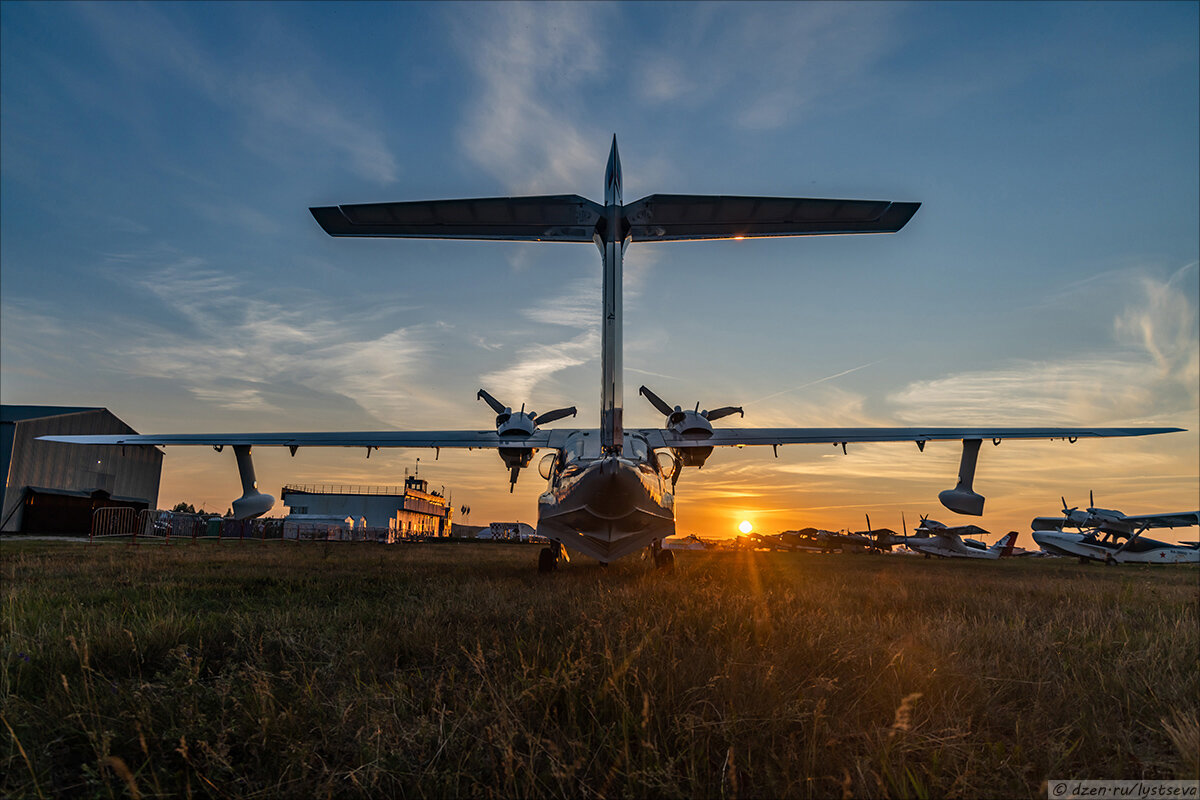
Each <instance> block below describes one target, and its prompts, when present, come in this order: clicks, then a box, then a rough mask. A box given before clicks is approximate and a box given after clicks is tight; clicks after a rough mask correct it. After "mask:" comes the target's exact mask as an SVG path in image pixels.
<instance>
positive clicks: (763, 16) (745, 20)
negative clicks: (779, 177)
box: [633, 3, 902, 130]
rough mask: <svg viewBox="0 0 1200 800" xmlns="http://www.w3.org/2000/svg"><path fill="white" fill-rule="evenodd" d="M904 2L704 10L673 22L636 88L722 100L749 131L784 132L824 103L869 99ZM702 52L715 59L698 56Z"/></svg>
mask: <svg viewBox="0 0 1200 800" xmlns="http://www.w3.org/2000/svg"><path fill="white" fill-rule="evenodd" d="M899 5H900V4H891V3H885V4H870V5H864V4H849V5H847V4H841V3H796V4H788V5H779V4H776V3H767V4H747V3H739V4H735V5H726V6H721V5H715V4H714V5H708V6H704V7H703V11H704V13H700V14H693V15H691V18H690V19H689V20H687V21H686V22H683V21H681V22H680V24H679V25H678V26H676V25H672V26H671V32H670V38H669V39H668V40H667V41H655V42H654V50H653V51H652V52H651V53H648V54H647V55H646V57H645V59H644V61H643V62H642V63H644V65H645V66H644V68H643V69H640V70H639V71H638V79H637V80H636V81H634V83H633V89H634V91H635V92H636V93H637V96H638V97H639V98H640V99H641V100H643V101H644V102H646V103H650V104H660V103H675V104H680V105H683V106H694V105H702V104H707V103H710V102H712V100H713V99H714V98H722V102H724V103H726V104H727V105H731V106H732V108H730V109H729V111H728V112H727V118H730V119H732V120H733V121H734V122H735V123H736V124H737V125H739V126H740V127H742V128H746V129H750V130H770V129H776V128H780V127H782V126H784V125H787V124H789V123H795V122H797V121H798V119H799V118H800V117H802V116H803V115H804V114H805V113H807V112H809V111H810V109H811V108H813V107H814V106H816V105H817V104H818V102H819V103H820V104H822V105H823V106H830V105H837V104H841V103H845V102H846V98H861V97H863V96H864V92H863V91H862V89H863V87H864V86H865V85H867V84H868V78H869V75H870V72H871V70H872V68H873V67H875V65H876V64H877V63H878V62H879V61H880V60H881V59H882V58H883V57H884V56H886V55H887V53H888V52H889V48H890V47H892V46H893V44H894V42H895V40H896V36H895V34H894V33H893V29H894V22H893V20H894V19H895V17H896V16H897V15H898V14H900V13H902V12H901V9H900V8H899ZM698 51H703V52H704V53H705V54H706V57H705V58H703V59H697V58H696V57H695V53H696V52H698ZM747 54H753V55H750V56H748V55H747ZM731 92H732V93H733V95H734V97H735V98H736V99H733V100H732V102H730V99H729V95H730V93H731Z"/></svg>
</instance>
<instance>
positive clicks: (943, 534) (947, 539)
mask: <svg viewBox="0 0 1200 800" xmlns="http://www.w3.org/2000/svg"><path fill="white" fill-rule="evenodd" d="M986 533H987V531H985V530H984V529H983V528H980V527H979V526H978V525H956V526H953V527H951V526H948V525H945V524H943V523H941V522H938V521H937V520H935V519H929V518H928V517H921V524H920V525H918V526H917V529H916V530H915V531H913V535H912V536H908V537H906V538H905V541H904V545H905V546H906V547H908V548H909V549H910V550H915V551H917V552H918V553H921V554H922V555H924V556H925V557H926V558H933V557H934V556H937V557H939V558H986V559H990V560H995V559H998V558H1006V557H1008V556H1011V555H1012V553H1013V545H1015V544H1016V542H1017V532H1016V531H1012V532H1011V533H1008V534H1006V535H1004V536H1002V537H1000V539H999V540H997V542H996V543H995V544H993V545H992V546H990V547H989V546H988V545H987V544H985V543H984V542H982V541H980V540H979V539H975V538H969V537H974V536H980V535H982V534H986Z"/></svg>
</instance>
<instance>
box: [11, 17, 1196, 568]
mask: <svg viewBox="0 0 1200 800" xmlns="http://www.w3.org/2000/svg"><path fill="white" fill-rule="evenodd" d="M1198 8H1200V6H1198V5H1197V4H1195V3H1165V4H1152V3H1150V4H1147V3H1138V4H1122V3H1066V4H1054V3H1031V4H1020V3H1015V4H1014V3H1004V4H989V3H964V4H954V3H936V4H903V3H884V4H869V3H842V4H839V3H835V4H784V3H766V4H761V5H759V4H736V5H723V4H700V5H695V4H684V3H671V4H595V5H592V4H568V5H550V4H536V5H521V4H513V3H490V4H465V3H454V4H429V5H426V4H419V3H404V4H394V5H392V4H362V5H354V4H331V5H324V4H318V3H300V4H287V3H270V4H249V3H247V4H220V3H212V4H208V3H206V4H192V3H178V4H153V5H134V4H112V5H108V4H99V3H89V4H65V3H64V4H47V3H34V4H22V3H12V2H5V3H4V4H3V5H0V66H2V69H0V159H2V169H0V215H2V219H3V225H2V226H0V312H2V315H0V326H2V327H0V332H2V350H0V369H2V370H3V372H2V378H3V380H2V382H0V396H2V399H3V401H4V402H5V403H46V404H63V405H73V404H85V405H103V406H107V407H108V408H110V409H111V410H112V411H113V412H114V413H116V414H117V415H118V416H120V417H122V418H123V419H125V420H126V421H127V422H129V423H130V424H131V425H133V426H134V427H135V428H136V429H138V430H139V431H142V432H146V433H151V432H169V431H195V432H211V431H235V430H337V429H354V430H369V429H384V428H415V429H430V428H443V427H472V428H473V427H487V425H488V424H489V423H490V420H491V414H490V413H489V412H488V410H487V409H486V408H485V407H484V406H483V404H482V403H480V402H478V401H476V400H475V391H476V390H477V389H478V388H479V387H480V386H484V387H486V388H487V389H488V390H489V391H490V392H492V393H493V394H495V395H496V396H497V397H500V398H501V399H502V400H504V401H505V402H507V403H510V404H513V405H517V404H520V403H522V402H528V403H530V404H531V405H532V406H533V407H534V408H535V409H545V408H552V407H557V406H560V405H565V404H574V405H577V406H578V407H579V409H580V420H581V423H582V424H586V425H589V426H591V425H594V424H595V422H594V420H595V418H596V416H597V413H598V411H597V409H598V400H599V397H598V395H599V392H598V386H597V383H598V376H597V373H598V370H599V365H598V341H599V333H598V322H599V310H598V303H599V259H598V257H597V254H596V252H595V249H594V248H593V247H590V246H588V245H568V244H559V245H531V244H517V243H487V242H432V241H365V240H364V241H353V240H334V239H331V238H329V237H327V236H325V235H324V234H323V233H322V232H321V231H320V230H319V228H318V227H317V226H316V224H315V223H314V222H313V220H312V218H311V217H310V215H309V214H308V211H307V207H308V206H311V205H327V204H334V203H354V202H371V201H385V200H416V199H428V198H443V197H460V196H464V197H471V196H498V195H515V194H523V193H578V194H582V195H584V196H586V197H590V198H592V199H601V198H602V191H601V190H602V179H603V167H604V161H605V158H606V156H607V151H608V144H609V141H610V139H611V137H612V135H613V133H616V134H617V136H618V138H619V142H620V148H621V154H622V161H623V164H624V168H625V199H626V200H627V201H632V200H635V199H637V198H638V197H641V196H643V195H646V194H652V193H656V192H668V193H711V194H766V195H790V196H817V197H848V198H865V199H889V200H919V201H921V202H922V203H923V205H922V208H921V210H920V211H919V212H918V214H917V216H916V217H915V218H914V219H913V221H912V222H911V223H910V224H909V225H908V226H907V227H906V228H905V229H904V230H903V231H902V232H901V233H899V234H896V235H894V236H873V237H857V238H856V237H821V238H810V239H804V238H796V239H783V240H777V241H766V240H758V241H744V242H710V243H679V244H657V245H650V244H646V245H641V246H639V245H637V244H635V245H634V246H632V247H631V248H630V250H629V253H628V254H627V258H626V297H625V300H626V320H625V322H626V327H625V343H626V353H625V364H626V368H627V374H626V378H625V383H626V398H625V401H626V419H627V424H629V425H634V426H636V425H645V426H651V425H658V424H660V423H661V420H660V418H659V416H658V414H657V413H656V412H654V411H653V409H652V408H651V407H650V406H649V405H648V404H647V403H645V402H644V400H643V399H642V398H640V397H638V396H637V387H638V386H639V385H640V383H642V382H646V383H648V384H649V385H650V386H651V387H652V388H654V389H655V391H656V392H658V393H659V394H660V395H662V396H663V397H665V398H666V399H668V400H669V401H670V402H672V403H680V404H687V405H690V404H693V403H695V402H696V401H700V402H701V404H702V406H704V407H714V406H719V405H726V404H734V405H738V404H741V405H744V406H745V407H746V418H745V420H744V421H739V422H738V423H736V424H744V425H747V426H775V425H798V426H801V425H847V426H857V425H873V424H874V425H897V424H960V423H970V422H986V423H993V424H996V423H1000V424H1015V425H1025V424H1034V423H1038V424H1048V425H1049V424H1062V425H1124V424H1163V425H1177V426H1180V427H1185V428H1189V432H1188V433H1186V434H1175V435H1173V436H1170V437H1154V438H1150V439H1145V440H1139V441H1132V442H1081V443H1078V444H1076V445H1074V446H1069V445H1065V444H1061V443H1017V442H1013V443H1006V444H1005V445H1003V446H1002V447H1000V448H996V449H994V450H993V449H992V448H989V450H988V451H985V452H984V454H983V457H982V459H981V462H980V469H979V473H978V477H977V482H976V487H977V488H978V489H979V490H980V491H981V492H982V493H984V494H985V495H987V496H988V497H989V505H988V509H987V513H986V514H985V516H984V518H983V520H982V524H983V525H984V526H985V527H988V528H989V529H991V530H993V531H994V532H996V533H997V534H998V533H1000V532H1002V531H1005V530H1008V529H1018V530H1028V527H1027V525H1028V520H1029V518H1031V517H1032V516H1034V515H1035V514H1044V513H1048V512H1051V511H1053V510H1054V509H1055V508H1056V507H1057V505H1058V497H1059V495H1061V494H1066V495H1068V499H1069V500H1071V502H1072V504H1074V503H1075V502H1076V500H1077V499H1079V498H1082V497H1085V496H1086V492H1087V491H1088V490H1089V489H1094V490H1095V491H1096V495H1097V502H1098V503H1100V504H1101V505H1108V506H1111V507H1117V508H1122V509H1123V510H1126V511H1128V512H1131V513H1133V512H1146V511H1158V510H1178V509H1180V508H1195V507H1196V506H1197V504H1198V503H1200V476H1198V473H1200V468H1198V467H1197V464H1198V462H1200V434H1198V433H1197V429H1200V411H1198V407H1200V403H1198V400H1197V394H1198V392H1200V388H1198V387H1200V355H1198V352H1200V334H1198V333H1197V299H1198V295H1200V288H1198V287H1200V281H1198V276H1197V271H1198V270H1197V260H1198V258H1200V242H1198V240H1200V228H1198V222H1197V220H1198V219H1200V200H1198V198H1200V164H1198V156H1197V153H1198V150H1200V148H1198V147H1197V144H1198V142H1200V110H1198V98H1200V86H1198V78H1197V76H1198V75H1200V64H1198V53H1200V45H1198V42H1197V37H1198V33H1197V32H1198V30H1200V20H1198ZM831 376H839V377H831ZM957 450H958V448H957V447H954V446H951V445H943V446H940V447H935V446H930V447H929V448H927V449H926V452H925V453H923V454H918V453H917V452H916V448H913V447H906V446H900V445H874V446H862V447H859V448H852V449H851V453H850V455H848V456H842V455H841V454H840V451H839V452H838V453H837V454H836V456H834V455H833V454H831V453H830V452H828V451H827V449H826V448H823V447H820V448H805V447H791V448H784V449H783V450H781V453H780V458H779V459H778V460H775V459H773V458H772V457H771V455H770V453H769V452H768V453H762V452H755V451H752V450H750V449H747V450H742V451H736V452H729V453H719V454H718V455H717V456H716V457H714V458H713V459H712V460H711V461H710V462H709V465H708V466H706V467H705V469H704V470H703V471H702V472H699V473H697V472H695V471H692V470H689V471H688V472H687V473H685V476H684V478H683V479H681V483H680V506H679V523H680V529H681V531H683V532H693V531H696V532H700V533H702V534H710V535H717V534H721V533H732V532H733V531H732V526H733V525H734V524H736V522H737V521H739V520H740V519H741V518H743V517H749V518H751V519H752V520H753V521H754V522H755V524H756V525H757V527H758V528H759V529H760V530H767V531H770V530H780V529H787V528H794V527H801V526H802V525H808V524H815V525H819V526H822V527H830V528H838V527H844V526H850V527H861V524H860V522H861V520H862V514H863V513H864V511H866V512H870V513H872V521H873V522H875V523H876V524H886V525H892V526H893V527H896V526H898V522H899V520H898V516H899V512H900V511H901V510H905V511H906V512H907V513H908V514H909V516H914V515H915V514H916V513H930V512H933V514H934V516H935V517H938V518H941V519H943V520H945V521H947V522H949V521H951V519H953V518H954V515H952V514H950V513H949V512H946V511H944V510H943V509H941V508H940V506H938V505H937V503H936V499H935V497H936V494H937V492H938V491H940V490H941V489H944V488H948V487H949V486H950V485H951V484H952V483H953V482H954V475H955V473H956V467H957V457H958V452H957ZM418 455H419V456H421V464H422V468H421V471H422V473H423V474H425V475H427V476H428V477H429V478H430V480H431V481H432V482H433V483H434V484H435V485H445V486H446V487H447V488H448V489H453V490H454V491H455V500H456V505H460V504H462V503H466V504H469V505H471V507H472V509H473V513H472V516H471V519H470V521H471V522H475V523H486V522H488V521H490V520H492V519H514V518H521V519H525V520H527V521H528V520H529V519H531V518H532V516H533V512H534V507H535V498H536V495H537V493H538V491H539V488H538V486H539V481H538V480H537V479H536V477H535V476H534V475H533V474H527V475H525V476H524V477H523V478H522V480H521V482H520V483H519V484H518V490H517V492H516V493H515V494H513V495H509V494H508V493H507V483H506V480H505V474H504V471H503V469H502V466H501V465H500V462H499V459H498V458H496V457H495V456H494V455H492V454H487V453H456V454H443V455H442V456H441V458H440V459H439V461H438V462H437V463H436V464H435V463H433V455H432V454H431V453H419V452H416V451H395V452H392V453H380V454H377V455H376V456H375V457H373V458H372V459H371V460H370V461H366V460H365V459H363V458H362V457H361V454H357V453H355V454H349V453H341V452H330V451H311V452H307V453H305V452H303V451H302V452H301V454H300V455H299V456H297V457H296V458H295V459H292V458H290V457H288V456H287V454H286V453H284V454H282V455H281V454H279V453H273V452H270V451H266V452H263V453H256V461H257V463H258V468H259V478H260V483H261V484H263V485H264V487H265V488H267V489H268V490H273V489H277V488H278V486H279V485H281V484H282V483H285V482H302V481H307V482H356V483H372V484H390V483H397V482H400V481H401V480H402V478H403V474H404V470H405V468H411V467H412V466H413V464H414V459H415V458H416V457H417V456H418ZM226 462H228V463H226ZM236 487H237V477H236V470H235V469H234V467H233V462H232V457H231V456H229V454H228V453H226V454H224V455H221V456H218V455H216V454H214V453H212V452H211V451H209V450H206V449H205V450H202V449H195V450H188V449H186V448H172V449H170V450H169V451H168V454H167V460H166V463H165V473H164V483H163V494H162V497H161V502H162V503H164V504H170V503H173V502H174V501H176V500H179V499H186V500H189V501H192V502H195V501H197V500H200V501H202V502H205V503H207V504H208V505H210V506H211V507H216V506H220V507H221V508H222V509H223V508H224V507H226V506H227V505H228V501H229V500H230V499H232V498H233V497H235V496H236V495H237V494H238V491H237V488H236ZM460 498H461V499H460ZM1072 498H1076V499H1072ZM893 516H895V517H897V519H895V520H893V519H891V517H893ZM726 527H728V531H726V530H725V528H726ZM1023 543H1024V544H1027V545H1029V544H1030V542H1028V541H1026V542H1023Z"/></svg>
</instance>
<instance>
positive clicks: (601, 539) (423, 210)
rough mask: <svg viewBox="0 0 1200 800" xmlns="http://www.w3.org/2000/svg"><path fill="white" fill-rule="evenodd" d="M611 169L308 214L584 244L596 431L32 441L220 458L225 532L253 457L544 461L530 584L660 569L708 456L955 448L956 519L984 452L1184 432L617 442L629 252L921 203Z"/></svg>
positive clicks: (701, 419)
mask: <svg viewBox="0 0 1200 800" xmlns="http://www.w3.org/2000/svg"><path fill="white" fill-rule="evenodd" d="M621 186H622V173H621V160H620V156H619V154H618V151H617V139H616V136H614V137H613V140H612V147H611V149H610V151H609V155H608V164H607V167H606V169H605V175H604V202H603V203H596V202H593V201H591V200H588V199H586V198H584V197H581V196H579V195H546V196H535V197H499V198H480V199H468V200H433V201H416V202H398V203H367V204H359V205H339V206H323V207H318V208H312V209H310V211H311V212H312V215H313V217H314V218H315V219H316V221H317V223H318V224H319V225H320V226H321V228H322V229H323V230H324V231H325V232H326V233H328V234H329V235H330V236H337V237H384V238H423V239H488V240H510V241H525V242H580V243H592V244H594V245H595V246H596V248H598V249H599V251H600V259H601V263H602V267H603V271H602V279H601V280H602V286H603V291H602V298H601V306H602V308H601V344H600V419H599V423H600V427H599V428H592V429H580V430H563V429H544V428H542V427H541V426H542V425H545V424H548V423H550V422H553V421H557V420H560V419H562V418H563V417H566V416H572V415H574V413H575V409H574V408H569V409H568V408H564V409H557V410H555V411H550V412H546V413H542V414H536V413H535V412H532V411H525V407H524V406H522V408H521V410H520V411H515V412H514V411H513V410H512V408H511V407H510V406H507V405H504V404H502V403H500V402H499V401H498V400H496V399H495V398H494V397H492V396H491V395H490V394H488V393H487V392H485V391H483V390H480V391H479V394H478V398H479V399H482V400H484V401H485V402H487V404H488V405H489V406H490V407H491V409H492V410H493V411H494V412H496V420H495V422H496V427H495V429H494V430H445V431H365V432H331V433H225V434H167V435H128V436H123V435H105V436H96V435H93V436H53V437H42V438H45V439H48V440H50V441H57V442H69V443H80V444H91V445H99V444H107V445H122V446H129V445H160V446H161V445H165V446H169V445H211V446H212V447H214V448H215V449H217V450H218V451H219V450H220V449H221V448H223V447H225V446H230V447H232V448H233V452H234V456H235V458H236V460H237V465H238V473H239V476H240V478H241V483H242V490H243V494H242V496H241V497H240V498H239V499H238V500H235V501H234V503H233V512H234V516H235V517H237V518H241V519H245V518H249V517H255V516H259V515H261V514H264V513H266V512H267V511H268V510H270V509H271V507H272V506H273V505H274V502H275V501H274V498H272V497H270V496H269V495H265V494H262V493H260V492H259V491H258V486H257V482H256V480H255V475H254V466H253V463H252V461H251V448H252V447H254V446H278V447H287V448H289V449H290V450H291V452H292V454H293V455H295V453H296V450H297V449H298V448H300V447H362V448H366V449H367V453H368V455H369V454H370V451H371V450H372V449H377V448H380V447H432V448H449V447H455V448H468V449H474V448H492V449H495V450H497V451H498V452H499V455H500V458H501V460H502V461H503V463H504V466H505V467H506V468H507V469H508V471H509V481H510V486H511V484H513V483H515V482H516V480H517V476H518V475H519V473H520V471H521V469H523V468H525V467H527V466H528V465H529V464H530V462H531V460H532V458H533V455H534V453H535V452H537V451H538V450H545V451H548V452H546V454H545V455H543V457H542V459H541V461H540V463H539V472H540V473H541V475H542V477H543V478H545V479H546V480H547V481H548V485H547V488H546V491H545V493H543V494H542V495H541V496H540V497H539V498H538V524H537V532H538V534H539V535H541V536H545V537H546V538H547V539H549V540H550V542H551V546H550V547H547V548H545V549H544V550H543V551H542V552H541V554H540V557H539V560H538V568H539V570H541V571H551V570H553V569H555V568H556V567H557V565H558V563H559V561H560V559H563V558H565V557H566V555H567V553H566V551H565V550H564V549H563V548H564V546H565V547H567V548H571V549H573V550H577V551H579V552H581V553H583V554H585V555H588V556H591V557H593V558H595V559H598V560H599V561H601V562H602V563H608V562H610V561H613V560H615V559H618V558H621V557H623V556H626V555H629V554H631V553H635V552H637V551H639V550H642V549H643V548H646V547H649V548H650V549H651V551H652V552H653V553H654V555H655V560H656V563H657V564H658V565H659V566H662V567H668V566H670V564H671V561H672V556H671V553H670V551H669V550H664V549H662V547H661V543H662V540H663V539H665V538H666V537H668V536H670V535H671V534H673V533H674V531H675V486H676V482H677V481H678V479H679V473H680V471H681V470H682V468H684V467H700V466H702V465H703V464H704V463H705V461H706V460H707V459H708V457H709V456H710V455H711V453H712V452H713V448H714V447H728V446H737V447H741V446H744V445H770V446H772V447H774V448H778V447H779V445H784V444H834V445H840V446H841V447H842V449H843V450H845V448H846V445H847V444H850V443H857V442H896V441H909V442H915V443H916V444H917V446H918V448H920V449H922V450H924V447H925V443H926V442H928V441H931V440H961V441H962V444H963V453H962V458H961V461H960V465H959V472H958V484H957V485H956V486H955V488H954V489H949V490H947V491H944V492H942V493H941V494H940V495H939V498H940V500H941V502H942V503H943V504H944V505H945V506H946V507H947V508H949V509H951V510H952V511H955V512H957V513H960V514H972V515H976V516H978V515H980V514H982V513H983V503H984V498H983V497H982V496H981V495H979V494H977V493H975V491H974V490H973V488H972V482H973V480H974V475H975V465H976V461H977V459H978V456H979V449H980V445H981V444H982V443H983V441H984V440H985V439H991V440H992V441H993V443H995V444H999V443H1000V441H1001V440H1002V439H1066V440H1069V441H1071V442H1074V441H1075V440H1076V439H1079V438H1083V437H1106V436H1145V435H1148V434H1157V433H1170V432H1174V431H1179V430H1182V429H1180V428H993V427H987V426H981V427H966V428H714V426H713V422H715V421H717V420H718V419H721V418H723V417H726V416H729V415H731V414H734V413H739V414H740V413H742V410H741V409H740V408H735V407H732V406H726V407H723V408H718V409H715V410H712V411H704V410H701V409H700V406H699V404H697V405H696V407H695V408H694V409H692V410H685V409H684V408H682V407H681V406H678V405H676V406H672V405H670V404H668V403H666V402H665V401H663V400H662V399H661V398H659V397H658V396H657V395H656V394H654V393H653V392H652V391H650V390H649V389H647V388H646V387H642V389H641V394H643V395H645V397H646V398H647V399H648V400H649V401H650V403H651V404H652V405H653V406H654V407H655V408H656V409H657V410H658V411H659V412H660V413H662V414H663V415H664V416H665V417H666V420H665V427H663V428H650V429H636V430H626V429H625V427H624V424H623V419H622V412H623V396H624V393H623V380H622V379H623V367H622V260H623V257H624V253H625V250H626V248H627V247H628V246H629V244H630V243H632V242H638V243H642V242H651V243H653V242H679V241H692V240H700V239H751V238H759V237H771V236H809V235H830V234H860V233H895V232H896V231H899V230H900V229H901V228H903V227H904V225H905V224H906V223H907V222H908V221H909V220H910V219H911V218H912V216H913V215H914V214H915V213H916V212H917V209H918V208H919V206H920V203H915V202H892V201H888V200H829V199H814V198H789V197H734V196H708V195H671V194H654V195H649V196H647V197H643V198H642V199H640V200H637V201H635V202H633V203H625V202H624V201H623V199H622V191H621Z"/></svg>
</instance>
